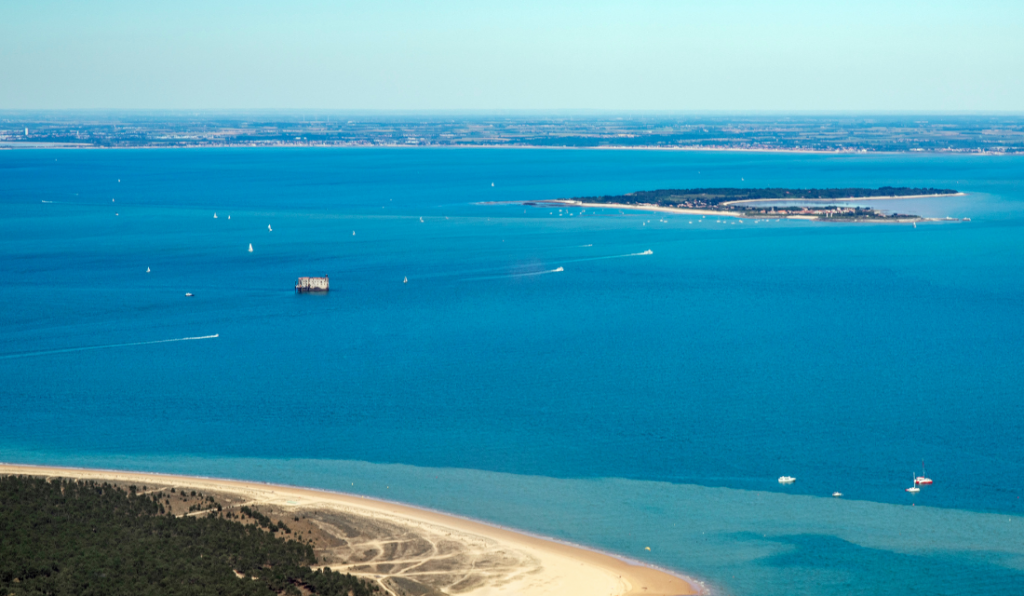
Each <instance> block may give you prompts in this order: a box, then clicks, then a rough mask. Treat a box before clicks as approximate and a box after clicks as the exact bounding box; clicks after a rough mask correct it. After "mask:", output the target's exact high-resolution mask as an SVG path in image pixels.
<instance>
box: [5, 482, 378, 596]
mask: <svg viewBox="0 0 1024 596" xmlns="http://www.w3.org/2000/svg"><path fill="white" fill-rule="evenodd" d="M212 506H213V507H216V504H215V503H213V504H212ZM243 515H245V516H246V517H250V518H252V520H253V521H254V522H255V523H251V524H243V523H241V522H239V521H233V520H231V519H225V518H223V517H217V516H207V517H199V516H193V517H188V516H186V517H175V516H174V515H172V514H170V512H168V511H165V509H164V506H163V504H162V503H161V502H160V501H159V499H158V497H157V496H156V495H143V494H139V492H138V491H137V490H136V489H135V487H130V488H129V489H128V490H125V489H122V488H119V487H116V486H112V485H110V484H106V483H104V484H100V483H96V482H92V481H74V480H70V481H69V480H61V479H55V480H46V479H42V478H34V477H25V476H7V477H0V596H9V595H12V594H13V595H16V596H22V595H26V596H28V595H51V594H52V595H59V596H64V595H66V596H72V595H74V596H115V595H124V596H137V595H150V594H152V595H154V596H155V595H157V594H159V595H179V594H180V595H183V596H184V595H189V596H200V595H207V594H209V595H214V594H216V595H222V596H234V595H239V596H243V595H245V596H249V595H260V596H269V595H273V594H290V595H298V594H302V593H307V594H308V593H313V594H323V595H326V596H335V595H338V596H341V595H350V596H370V595H372V594H377V593H378V592H377V590H378V588H377V586H376V585H374V584H371V583H368V582H366V581H364V580H361V579H359V578H356V577H354V576H352V575H348V574H341V573H338V572H334V571H331V570H330V569H324V570H313V569H311V568H310V565H311V564H315V562H316V557H315V555H314V553H313V548H312V547H311V546H309V545H308V544H302V543H300V542H297V541H295V540H289V539H286V538H280V537H278V536H277V535H276V534H277V532H276V531H277V530H278V529H283V528H284V527H283V526H282V527H281V528H277V527H275V528H268V527H267V526H269V523H267V520H266V519H265V517H264V516H262V515H259V514H258V513H257V512H252V511H250V512H249V513H248V514H246V513H245V512H243ZM264 528H265V529H266V530H274V532H271V531H265V530H264ZM282 533H285V532H282ZM287 533H288V534H290V532H287ZM239 575H241V576H242V577H239Z"/></svg>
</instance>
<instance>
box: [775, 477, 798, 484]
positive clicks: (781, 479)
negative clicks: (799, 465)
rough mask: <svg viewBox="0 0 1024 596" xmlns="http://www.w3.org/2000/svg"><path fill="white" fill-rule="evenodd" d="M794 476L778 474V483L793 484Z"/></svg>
mask: <svg viewBox="0 0 1024 596" xmlns="http://www.w3.org/2000/svg"><path fill="white" fill-rule="evenodd" d="M794 482H796V478H794V477H793V476H779V484H793V483H794Z"/></svg>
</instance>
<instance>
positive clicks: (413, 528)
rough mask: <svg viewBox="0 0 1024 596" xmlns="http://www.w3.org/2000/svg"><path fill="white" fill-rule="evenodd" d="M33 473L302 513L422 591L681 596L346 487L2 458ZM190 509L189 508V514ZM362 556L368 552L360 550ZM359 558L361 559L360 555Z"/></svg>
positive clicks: (624, 565) (502, 533)
mask: <svg viewBox="0 0 1024 596" xmlns="http://www.w3.org/2000/svg"><path fill="white" fill-rule="evenodd" d="M0 475H30V476H46V477H60V478H73V479H87V480H98V481H106V482H111V483H115V484H137V485H145V486H146V487H147V490H151V491H155V490H164V489H169V488H171V487H174V488H176V489H178V490H179V491H180V490H181V489H182V488H188V489H189V490H201V491H206V492H207V493H208V494H213V495H217V496H218V498H221V499H224V500H225V501H226V502H227V503H229V504H230V503H236V504H237V505H239V506H240V505H242V504H245V505H250V506H252V505H255V506H259V507H261V508H269V510H270V511H271V512H275V511H276V513H277V514H278V515H281V516H283V515H285V514H286V515H288V516H289V519H290V516H293V515H294V516H295V517H296V520H298V515H300V514H301V515H302V516H303V518H302V519H303V523H307V522H308V524H309V526H310V528H311V529H315V530H316V531H317V533H318V534H320V535H323V536H325V537H326V538H329V539H330V540H331V541H332V542H331V543H330V544H331V545H334V546H332V547H331V548H326V547H325V549H324V552H323V553H320V552H318V556H320V555H321V554H322V555H323V557H324V560H325V561H327V562H326V563H325V565H324V566H328V567H331V568H332V569H335V570H337V571H343V572H349V573H352V574H353V575H360V576H363V577H365V578H367V579H371V580H373V581H376V582H378V583H379V584H380V585H381V586H382V587H383V588H384V589H385V590H386V592H385V593H388V594H394V595H396V596H397V594H399V593H417V592H418V593H420V594H422V595H423V596H440V595H443V594H455V593H458V594H464V595H470V596H502V595H509V596H512V595H520V596H542V595H544V596H547V595H551V596H553V595H556V594H558V595H565V596H601V595H607V596H627V595H630V596H632V595H639V594H646V595H650V596H681V595H683V594H695V593H699V592H698V590H696V589H695V587H694V586H693V585H691V584H690V583H689V582H687V581H686V580H685V579H684V578H683V577H681V576H676V575H672V574H670V573H668V572H665V571H662V570H659V569H655V568H652V567H647V566H644V565H641V564H633V563H630V562H627V561H625V560H622V559H619V558H617V557H614V556H611V555H608V554H604V553H601V552H597V551H593V550H589V549H585V548H581V547H577V546H572V545H568V544H563V543H560V542H557V541H554V540H549V539H545V538H540V537H536V536H532V535H528V534H524V533H521V532H517V531H515V530H511V529H507V528H503V527H497V526H493V525H490V524H487V523H484V522H478V521H473V520H470V519H465V518H462V517H457V516H453V515H446V514H444V513H440V512H437V511H432V510H427V509H420V508H418V507H413V506H409V505H402V504H398V503H391V502H387V501H380V500H376V499H370V498H366V497H359V496H355V495H349V494H344V493H337V492H330V491H322V490H316V489H307V488H299V487H291V486H283V485H275V484H263V483H258V482H245V481H237V480H222V479H215V478H201V477H191V476H176V475H165V474H152V473H142V472H122V471H113V470H95V469H81V468H62V467H53V466H29V465H18V464H0ZM195 514H196V513H189V514H188V515H195ZM366 553H375V554H373V555H366ZM362 555H366V556H362Z"/></svg>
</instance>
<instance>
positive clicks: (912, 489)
mask: <svg viewBox="0 0 1024 596" xmlns="http://www.w3.org/2000/svg"><path fill="white" fill-rule="evenodd" d="M914 480H915V482H914V486H911V487H910V488H907V489H904V490H906V491H907V492H908V493H919V492H921V489H920V488H918V487H917V482H916V480H917V477H914Z"/></svg>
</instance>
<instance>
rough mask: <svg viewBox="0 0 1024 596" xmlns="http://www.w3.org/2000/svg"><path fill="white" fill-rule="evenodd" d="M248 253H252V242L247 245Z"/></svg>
mask: <svg viewBox="0 0 1024 596" xmlns="http://www.w3.org/2000/svg"><path fill="white" fill-rule="evenodd" d="M249 252H252V242H250V243H249Z"/></svg>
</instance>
